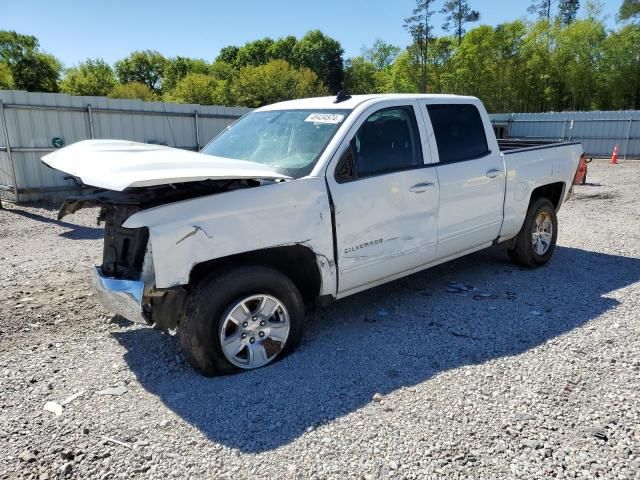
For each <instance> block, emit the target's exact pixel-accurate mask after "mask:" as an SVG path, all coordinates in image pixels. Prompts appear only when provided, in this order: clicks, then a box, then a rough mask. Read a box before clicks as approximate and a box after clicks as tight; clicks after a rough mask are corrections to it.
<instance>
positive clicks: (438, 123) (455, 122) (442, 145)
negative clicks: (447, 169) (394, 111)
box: [427, 104, 490, 163]
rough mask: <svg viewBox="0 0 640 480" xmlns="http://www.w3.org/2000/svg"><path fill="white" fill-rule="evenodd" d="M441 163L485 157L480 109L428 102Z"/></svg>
mask: <svg viewBox="0 0 640 480" xmlns="http://www.w3.org/2000/svg"><path fill="white" fill-rule="evenodd" d="M427 111H428V112H429V118H430V119H431V125H432V126H433V132H434V134H435V136H436V144H437V145H438V156H439V157H440V163H453V162H461V161H464V160H472V159H474V158H480V157H484V156H485V155H487V154H488V153H490V151H489V147H488V145H487V136H486V135H485V132H484V124H483V123H482V118H481V117H480V112H479V111H478V109H477V108H476V107H475V105H469V104H434V105H427Z"/></svg>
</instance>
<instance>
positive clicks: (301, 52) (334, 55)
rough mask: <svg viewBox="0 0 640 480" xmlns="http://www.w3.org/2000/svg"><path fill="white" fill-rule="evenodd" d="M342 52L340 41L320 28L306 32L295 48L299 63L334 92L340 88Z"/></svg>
mask: <svg viewBox="0 0 640 480" xmlns="http://www.w3.org/2000/svg"><path fill="white" fill-rule="evenodd" d="M343 53H344V50H343V49H342V46H341V45H340V42H338V41H337V40H334V39H333V38H331V37H328V36H326V35H325V34H324V33H322V32H321V31H320V30H311V31H310V32H307V33H306V34H305V36H304V37H302V38H301V39H300V41H299V42H298V43H297V45H296V48H295V55H296V58H297V59H298V62H299V65H300V66H301V67H307V68H309V69H310V70H312V71H313V72H314V73H315V74H316V75H317V76H318V78H319V79H320V81H321V82H322V83H324V84H325V85H326V86H327V88H328V89H329V91H330V92H331V93H334V94H335V93H337V92H338V91H339V90H340V89H341V88H342V80H343V59H342V54H343Z"/></svg>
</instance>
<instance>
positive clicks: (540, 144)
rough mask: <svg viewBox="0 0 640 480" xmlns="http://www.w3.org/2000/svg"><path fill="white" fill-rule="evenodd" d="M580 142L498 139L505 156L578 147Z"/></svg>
mask: <svg viewBox="0 0 640 480" xmlns="http://www.w3.org/2000/svg"><path fill="white" fill-rule="evenodd" d="M579 143H580V142H572V141H566V140H549V139H528V138H502V139H498V146H499V147H500V152H502V153H504V154H510V153H516V152H521V151H526V150H539V149H542V148H552V147H559V146H564V145H577V144H579Z"/></svg>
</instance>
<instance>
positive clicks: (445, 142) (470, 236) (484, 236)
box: [422, 100, 505, 259]
mask: <svg viewBox="0 0 640 480" xmlns="http://www.w3.org/2000/svg"><path fill="white" fill-rule="evenodd" d="M422 109H423V113H424V115H425V122H426V124H427V129H428V130H429V132H430V133H432V134H433V135H432V138H433V141H434V142H433V143H435V148H434V150H436V151H437V157H438V164H437V167H436V170H437V173H438V179H439V183H440V205H439V214H438V248H437V252H436V256H437V258H438V259H442V258H446V257H448V256H451V255H455V254H458V253H461V252H464V251H467V250H470V249H473V248H476V247H479V246H481V245H485V244H488V243H490V242H492V241H493V240H495V239H496V238H497V237H498V234H499V232H500V226H501V224H502V217H503V204H504V189H505V178H504V175H505V174H504V162H503V158H502V156H501V155H500V151H499V149H498V147H497V143H496V141H495V137H494V136H492V135H491V134H492V130H491V126H490V125H488V126H487V125H485V123H484V122H483V119H482V116H481V112H480V110H479V108H478V106H476V105H475V104H473V103H453V102H452V103H442V100H438V101H434V103H423V105H422ZM483 112H484V109H483ZM487 129H488V130H487Z"/></svg>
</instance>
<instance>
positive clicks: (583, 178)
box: [580, 173, 587, 185]
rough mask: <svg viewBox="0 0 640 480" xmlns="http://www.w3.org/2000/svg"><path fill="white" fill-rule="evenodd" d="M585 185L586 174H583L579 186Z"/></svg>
mask: <svg viewBox="0 0 640 480" xmlns="http://www.w3.org/2000/svg"><path fill="white" fill-rule="evenodd" d="M585 183H587V174H586V173H585V174H584V175H583V177H582V182H580V184H582V185H584V184H585Z"/></svg>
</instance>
